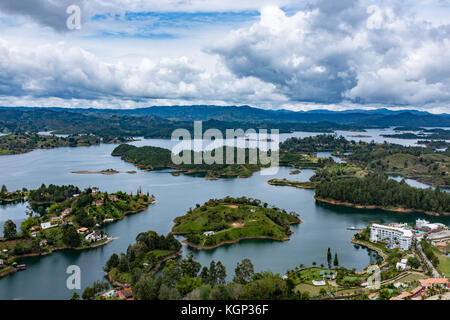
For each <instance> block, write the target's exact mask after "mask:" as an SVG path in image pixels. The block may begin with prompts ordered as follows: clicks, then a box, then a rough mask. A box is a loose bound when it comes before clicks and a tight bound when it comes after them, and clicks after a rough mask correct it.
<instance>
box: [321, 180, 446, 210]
mask: <svg viewBox="0 0 450 320" xmlns="http://www.w3.org/2000/svg"><path fill="white" fill-rule="evenodd" d="M316 196H318V197H319V198H328V199H333V200H338V201H342V202H349V203H352V204H357V205H363V206H364V205H367V206H369V205H370V206H372V205H373V206H381V207H401V208H406V209H412V210H418V211H430V212H438V213H446V212H447V213H448V212H450V194H448V193H446V192H441V191H440V189H439V188H436V189H435V190H432V189H419V188H414V187H411V186H409V185H408V184H407V183H406V182H405V181H404V180H402V181H401V182H397V181H395V180H393V179H388V178H386V177H385V176H379V175H368V176H366V177H364V178H349V179H338V180H332V181H322V182H321V183H319V184H318V185H317V186H316Z"/></svg>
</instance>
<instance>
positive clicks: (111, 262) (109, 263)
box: [105, 253, 119, 271]
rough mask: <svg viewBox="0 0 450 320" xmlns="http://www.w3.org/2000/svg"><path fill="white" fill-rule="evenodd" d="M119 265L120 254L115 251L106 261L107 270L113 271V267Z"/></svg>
mask: <svg viewBox="0 0 450 320" xmlns="http://www.w3.org/2000/svg"><path fill="white" fill-rule="evenodd" d="M118 265H119V256H118V255H117V254H116V253H113V254H112V255H111V257H110V258H109V259H108V261H107V262H106V266H105V270H106V271H111V269H112V268H116V267H117V266H118Z"/></svg>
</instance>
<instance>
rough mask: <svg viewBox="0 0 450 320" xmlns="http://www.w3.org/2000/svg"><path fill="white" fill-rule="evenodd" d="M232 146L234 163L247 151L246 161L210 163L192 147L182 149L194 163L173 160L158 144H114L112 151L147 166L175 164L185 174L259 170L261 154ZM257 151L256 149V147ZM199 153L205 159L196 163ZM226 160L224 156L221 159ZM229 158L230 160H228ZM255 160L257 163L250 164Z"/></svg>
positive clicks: (211, 175) (230, 174)
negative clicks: (255, 154) (136, 145)
mask: <svg viewBox="0 0 450 320" xmlns="http://www.w3.org/2000/svg"><path fill="white" fill-rule="evenodd" d="M232 150H233V155H234V157H233V159H232V160H233V161H232V162H233V163H237V161H236V159H238V158H237V157H238V154H239V152H242V153H245V161H244V164H216V163H214V164H207V163H206V162H205V160H204V159H205V153H204V152H203V153H201V152H200V153H195V152H193V151H183V152H181V154H183V153H186V152H187V153H189V156H190V157H189V159H190V162H191V164H184V163H182V164H175V163H174V162H173V161H172V152H171V151H170V150H168V149H163V148H158V147H149V146H145V147H135V146H132V145H126V144H122V145H120V146H118V147H117V148H115V149H114V150H113V152H112V155H113V156H120V157H121V158H122V159H123V160H125V161H127V162H131V163H133V164H135V165H136V166H138V167H139V168H141V169H144V170H155V169H163V168H172V169H176V170H179V171H180V172H184V173H186V174H202V175H205V176H206V178H209V179H217V178H220V177H250V176H251V175H252V174H253V172H255V171H258V170H260V169H261V167H264V166H265V165H262V164H261V163H260V161H259V160H258V158H253V155H252V152H251V151H250V149H238V148H232ZM220 151H221V152H223V158H225V155H226V147H224V148H223V149H222V150H220ZM254 151H257V150H254ZM216 152H219V149H216V150H214V151H213V153H212V155H211V156H213V157H214V155H215V154H216ZM196 157H201V159H202V162H201V163H199V164H195V163H194V159H195V158H196ZM222 161H223V162H225V161H224V160H222ZM227 161H228V160H227ZM251 163H254V164H251Z"/></svg>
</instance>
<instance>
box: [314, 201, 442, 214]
mask: <svg viewBox="0 0 450 320" xmlns="http://www.w3.org/2000/svg"><path fill="white" fill-rule="evenodd" d="M314 199H315V200H316V201H319V202H323V203H328V204H332V205H336V206H344V207H351V208H356V209H368V210H375V209H378V210H384V211H391V212H398V213H413V212H417V213H424V214H427V215H430V216H435V217H440V216H449V215H450V213H439V212H431V211H424V210H418V209H406V208H402V207H392V208H389V207H383V206H376V205H360V204H355V203H351V202H343V201H339V200H334V199H326V198H321V197H318V196H314Z"/></svg>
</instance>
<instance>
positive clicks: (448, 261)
mask: <svg viewBox="0 0 450 320" xmlns="http://www.w3.org/2000/svg"><path fill="white" fill-rule="evenodd" d="M434 253H435V254H436V256H437V257H438V259H439V265H438V266H437V269H438V271H439V272H440V273H441V274H443V275H444V276H446V277H450V258H449V257H446V256H444V255H443V254H442V253H441V252H440V251H439V250H438V249H437V248H436V249H435V250H434Z"/></svg>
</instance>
